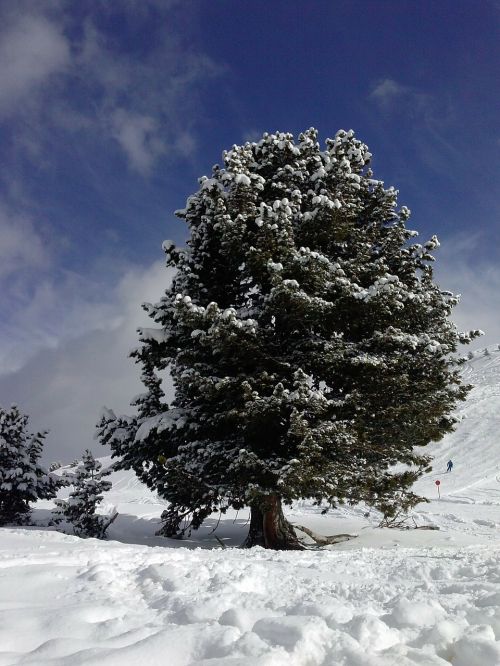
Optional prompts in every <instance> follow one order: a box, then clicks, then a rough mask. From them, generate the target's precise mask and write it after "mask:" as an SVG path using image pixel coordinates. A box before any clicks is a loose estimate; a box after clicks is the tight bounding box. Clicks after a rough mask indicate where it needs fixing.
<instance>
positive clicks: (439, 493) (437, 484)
mask: <svg viewBox="0 0 500 666" xmlns="http://www.w3.org/2000/svg"><path fill="white" fill-rule="evenodd" d="M434 483H435V484H436V486H437V489H438V497H439V499H441V491H440V490H439V486H440V485H441V481H440V480H439V479H436V481H435V482H434Z"/></svg>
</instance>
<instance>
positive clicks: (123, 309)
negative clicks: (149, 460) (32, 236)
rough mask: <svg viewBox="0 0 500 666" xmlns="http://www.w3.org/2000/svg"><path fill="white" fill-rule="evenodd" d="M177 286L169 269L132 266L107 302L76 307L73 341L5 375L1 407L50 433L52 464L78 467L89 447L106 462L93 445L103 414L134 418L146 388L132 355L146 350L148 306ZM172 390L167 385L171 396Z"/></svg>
mask: <svg viewBox="0 0 500 666" xmlns="http://www.w3.org/2000/svg"><path fill="white" fill-rule="evenodd" d="M170 280H171V271H170V270H167V269H165V267H164V265H163V263H162V262H155V263H154V264H152V265H150V266H147V267H139V266H129V268H128V270H126V271H125V272H124V274H123V276H122V278H121V279H120V280H118V281H117V282H116V283H115V284H114V285H113V284H107V285H106V289H105V290H104V289H103V290H102V294H101V299H100V300H96V301H94V302H90V301H87V302H84V301H83V300H80V301H79V303H75V305H78V307H74V308H73V309H72V311H71V313H69V314H68V316H67V321H66V328H67V329H68V330H69V329H71V330H72V332H73V337H68V336H67V335H66V336H64V337H63V338H60V339H59V341H58V344H57V345H56V346H54V348H53V349H44V350H43V351H41V352H40V353H38V354H36V355H35V356H33V357H32V358H31V359H30V360H29V361H28V363H27V364H26V365H24V366H23V367H21V368H19V369H18V370H16V371H15V372H12V373H10V374H8V375H3V376H2V375H0V404H10V403H11V402H13V401H15V402H17V403H18V404H19V405H20V407H21V408H22V409H23V410H24V411H26V412H27V413H29V414H30V415H31V425H32V427H33V428H50V430H51V432H50V436H49V438H48V440H47V445H46V450H45V456H46V460H47V461H50V460H58V459H62V460H63V461H69V460H72V459H73V458H75V457H76V456H79V455H80V454H81V451H82V450H83V449H85V448H94V450H95V451H96V452H97V453H99V454H101V455H103V453H102V452H101V451H99V446H98V445H97V444H96V443H95V442H93V441H92V436H93V433H94V425H95V423H96V421H97V418H98V414H99V411H100V409H101V407H102V406H103V405H107V406H108V407H111V408H113V409H115V411H117V412H118V413H131V410H132V408H130V406H129V403H130V400H131V399H132V398H133V396H134V395H135V394H137V393H138V392H140V391H141V390H143V387H142V384H141V383H140V381H139V377H140V369H139V368H138V367H137V366H136V365H135V364H134V363H133V361H132V360H131V359H130V358H128V353H129V351H130V349H131V348H132V347H135V346H137V344H138V336H137V332H136V329H137V327H138V326H141V325H142V326H144V325H151V320H149V318H148V317H147V316H146V314H145V313H144V312H143V311H142V309H141V307H140V304H141V303H142V302H143V301H156V300H158V299H159V298H160V297H161V295H162V293H163V290H164V289H165V288H166V287H167V286H168V285H169V283H170ZM103 294H106V296H107V298H106V299H105V300H104V298H103ZM51 297H52V296H51V295H49V299H50V298H51ZM169 387H170V381H169V380H168V379H167V380H166V382H165V390H166V391H167V393H169V391H170V388H169ZM169 397H171V396H169Z"/></svg>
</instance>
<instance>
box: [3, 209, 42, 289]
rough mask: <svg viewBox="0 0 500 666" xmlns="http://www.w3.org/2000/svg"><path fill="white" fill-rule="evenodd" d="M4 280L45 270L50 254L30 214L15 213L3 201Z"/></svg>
mask: <svg viewBox="0 0 500 666" xmlns="http://www.w3.org/2000/svg"><path fill="white" fill-rule="evenodd" d="M0 239H1V242H0V278H6V277H8V276H12V275H13V274H16V275H20V274H25V271H26V270H27V269H29V270H33V269H41V268H45V267H46V266H47V265H48V263H49V252H48V250H47V248H46V246H45V245H44V241H43V239H42V237H41V236H40V234H39V233H38V231H37V230H36V229H35V225H34V224H33V221H32V220H31V219H30V218H29V217H28V216H26V215H22V214H18V213H14V212H12V211H11V210H9V208H8V207H7V206H5V205H4V204H2V202H0Z"/></svg>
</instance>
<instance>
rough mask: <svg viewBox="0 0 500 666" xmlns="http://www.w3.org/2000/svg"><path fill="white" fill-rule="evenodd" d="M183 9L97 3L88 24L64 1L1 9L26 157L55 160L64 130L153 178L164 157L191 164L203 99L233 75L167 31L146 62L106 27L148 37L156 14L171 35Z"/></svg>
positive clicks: (4, 67)
mask: <svg viewBox="0 0 500 666" xmlns="http://www.w3.org/2000/svg"><path fill="white" fill-rule="evenodd" d="M175 4H176V3H175V2H170V3H157V2H152V1H151V0H150V1H149V2H145V3H120V4H119V5H118V4H116V5H115V4H113V5H110V4H109V3H103V4H102V5H101V3H99V2H89V3H87V4H86V5H84V6H82V12H81V13H80V14H81V15H80V16H79V18H78V19H77V18H76V16H77V13H75V12H72V11H71V7H70V6H69V5H68V4H67V3H63V2H49V3H45V4H41V3H32V2H28V3H27V2H21V3H20V4H19V8H18V9H17V10H16V9H15V8H14V6H11V7H8V8H7V9H6V10H2V9H0V22H2V21H3V28H2V31H1V46H0V114H1V115H2V116H3V119H4V122H9V123H10V124H11V127H12V126H15V132H10V135H11V142H12V146H13V150H15V152H16V156H17V158H19V155H20V154H21V155H22V156H23V158H24V159H27V160H30V159H31V160H33V161H34V160H35V159H38V158H39V156H40V154H45V155H50V151H49V150H48V146H51V147H52V148H53V139H54V131H56V132H65V133H67V134H69V135H72V140H73V141H74V140H77V141H81V138H82V136H83V135H85V134H87V135H92V138H93V140H95V141H97V142H98V143H100V144H102V142H103V141H104V142H106V141H107V142H109V145H110V147H111V146H112V145H113V143H114V144H115V145H117V146H119V147H120V148H121V150H122V154H123V156H124V158H125V160H126V161H127V164H128V165H129V166H130V167H131V168H132V169H134V170H135V171H137V172H139V173H141V174H142V175H143V176H147V175H148V173H149V172H150V169H151V167H152V166H153V165H154V164H155V163H156V162H157V161H158V160H159V159H161V158H162V157H167V158H169V159H172V158H174V157H176V156H177V157H186V156H188V157H189V156H190V155H191V153H192V151H193V150H194V148H195V146H196V138H195V130H194V126H195V125H196V123H197V121H198V120H199V119H200V114H201V111H200V109H201V105H199V104H198V103H197V102H198V92H199V90H200V89H201V88H203V85H204V84H205V83H206V82H208V81H210V80H211V79H213V77H216V76H219V75H220V74H221V72H222V71H223V69H222V68H221V67H220V66H219V65H217V64H216V63H215V62H214V61H213V60H211V59H210V58H209V57H207V56H206V55H205V54H203V53H200V52H197V51H196V50H195V49H194V48H192V47H190V46H189V45H188V44H186V43H181V42H180V41H179V37H178V36H177V35H174V34H172V33H169V32H168V30H167V29H165V30H164V31H163V32H162V35H161V39H157V40H152V41H151V44H148V45H147V48H146V49H145V50H143V51H142V52H141V57H140V58H136V57H135V55H134V51H133V50H130V51H127V52H124V51H123V49H119V48H117V46H116V44H115V43H114V41H113V39H110V35H109V34H107V33H106V32H104V31H103V28H102V21H99V20H98V19H99V17H100V16H101V15H102V12H104V13H108V14H109V15H110V16H111V15H112V14H113V16H114V15H115V14H116V16H115V18H117V19H120V20H126V21H127V22H129V24H130V25H134V24H137V25H136V31H140V30H141V29H144V30H146V29H148V28H149V29H150V28H151V26H150V25H148V24H147V21H148V20H151V16H152V14H151V11H153V10H154V11H155V12H156V13H157V14H158V16H159V17H160V18H161V21H162V22H164V25H165V26H167V25H168V23H167V18H168V12H169V11H170V9H171V7H172V6H174V5H175ZM6 156H8V153H7V154H6Z"/></svg>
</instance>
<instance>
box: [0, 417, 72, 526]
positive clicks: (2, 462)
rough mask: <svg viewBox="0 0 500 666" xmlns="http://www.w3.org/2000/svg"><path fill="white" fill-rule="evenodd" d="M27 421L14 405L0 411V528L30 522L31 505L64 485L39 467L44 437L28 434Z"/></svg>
mask: <svg viewBox="0 0 500 666" xmlns="http://www.w3.org/2000/svg"><path fill="white" fill-rule="evenodd" d="M28 421H29V417H28V416H27V415H26V414H22V413H21V412H20V411H19V408H18V407H17V406H16V405H12V407H11V408H10V409H4V408H3V407H0V525H6V524H24V523H27V522H29V518H30V511H31V509H30V503H32V502H36V501H37V500H38V499H51V498H53V497H55V495H56V493H57V491H58V490H59V488H60V487H61V486H63V485H65V482H64V481H63V480H61V479H58V478H57V477H55V476H53V475H52V474H50V473H48V472H47V470H46V469H45V468H44V467H42V466H41V465H40V464H39V459H40V457H41V455H42V451H43V444H44V439H45V437H46V435H47V433H46V432H37V433H36V434H33V433H30V432H29V431H28Z"/></svg>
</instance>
